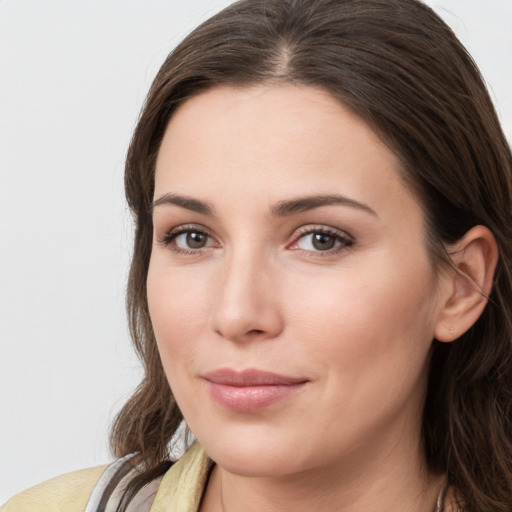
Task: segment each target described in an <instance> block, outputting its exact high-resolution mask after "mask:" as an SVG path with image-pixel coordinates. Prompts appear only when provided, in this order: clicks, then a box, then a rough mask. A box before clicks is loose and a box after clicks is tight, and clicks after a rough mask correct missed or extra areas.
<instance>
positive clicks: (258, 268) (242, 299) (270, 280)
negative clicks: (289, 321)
mask: <svg viewBox="0 0 512 512" xmlns="http://www.w3.org/2000/svg"><path fill="white" fill-rule="evenodd" d="M271 267H272V266H271V264H270V262H266V261H265V259H264V258H261V257H257V256H256V255H255V254H249V255H243V254H239V255H234V256H233V257H232V258H230V259H229V261H226V262H225V267H224V269H223V272H222V275H221V276H220V278H219V281H218V282H219V285H218V287H219V288H218V290H219V291H218V295H217V301H216V304H215V306H214V307H213V310H212V316H211V328H212V329H213V330H214V331H215V332H216V333H217V334H219V335H220V336H222V337H223V338H225V339H228V340H230V341H233V342H246V341H250V340H255V339H259V340H264V339H272V338H275V337H277V336H278V335H279V334H280V333H281V331H282V330H283V326H284V321H283V316H282V312H281V309H280V307H279V301H278V297H277V293H276V279H275V278H274V277H275V276H274V274H275V272H273V270H272V268H271Z"/></svg>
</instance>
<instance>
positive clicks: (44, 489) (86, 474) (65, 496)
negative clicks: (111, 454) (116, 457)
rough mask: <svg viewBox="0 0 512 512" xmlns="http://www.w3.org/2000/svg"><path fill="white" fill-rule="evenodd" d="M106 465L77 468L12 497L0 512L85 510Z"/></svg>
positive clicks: (73, 511) (69, 511)
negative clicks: (78, 469) (77, 469)
mask: <svg viewBox="0 0 512 512" xmlns="http://www.w3.org/2000/svg"><path fill="white" fill-rule="evenodd" d="M106 467H107V466H98V467H95V468H89V469H83V470H81V471H74V472H73V473H67V474H66V475H62V476H58V477H57V478H52V479H51V480H48V481H47V482H43V483H42V484H39V485H36V486H35V487H31V488H30V489H27V490H26V491H23V492H22V493H20V494H17V495H16V496H14V498H11V499H10V500H9V501H8V502H7V503H6V504H5V505H4V506H3V507H2V508H1V509H0V511H1V512H75V511H76V512H82V511H83V510H85V507H86V505H87V502H88V501H89V497H90V495H91V492H92V490H93V489H94V486H95V485H96V482H97V481H98V479H99V478H100V476H101V475H102V474H103V471H105V469H106Z"/></svg>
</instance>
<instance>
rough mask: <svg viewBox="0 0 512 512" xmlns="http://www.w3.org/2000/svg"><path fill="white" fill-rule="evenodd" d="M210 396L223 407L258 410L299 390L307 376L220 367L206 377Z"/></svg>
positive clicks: (236, 410)
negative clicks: (297, 376) (295, 376)
mask: <svg viewBox="0 0 512 512" xmlns="http://www.w3.org/2000/svg"><path fill="white" fill-rule="evenodd" d="M203 379H204V380H205V382H206V384H207V386H208V391H209V393H210V396H211V397H212V399H213V401H214V402H216V403H217V404H218V405H220V406H221V407H222V408H224V409H228V410H230V411H233V412H237V413H255V412H258V411H262V410H264V409H266V408H267V407H270V406H271V405H273V404H275V403H277V402H279V401H281V400H284V399H286V398H288V397H290V396H292V395H294V394H295V393H297V392H299V391H300V390H302V389H303V388H304V386H305V385H306V384H307V382H308V380H307V379H302V378H294V377H288V376H285V375H279V374H276V373H271V372H266V371H262V370H258V369H252V368H251V369H247V370H243V371H236V370H232V369H230V368H220V369H218V370H214V371H212V372H208V373H206V374H205V375H204V376H203Z"/></svg>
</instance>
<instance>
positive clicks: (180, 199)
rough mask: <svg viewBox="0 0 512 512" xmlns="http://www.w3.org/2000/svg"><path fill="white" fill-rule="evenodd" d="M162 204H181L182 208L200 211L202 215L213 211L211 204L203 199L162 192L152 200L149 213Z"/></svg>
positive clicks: (210, 213)
mask: <svg viewBox="0 0 512 512" xmlns="http://www.w3.org/2000/svg"><path fill="white" fill-rule="evenodd" d="M163 204H175V205H176V206H181V207H182V208H186V209H187V210H191V211H193V212H196V213H201V214H203V215H213V212H214V209H213V206H212V205H210V204H208V203H205V202H204V201H199V200H198V199H194V198H192V197H187V196H180V195H178V194H164V195H163V196H161V197H159V198H158V199H157V200H156V201H154V202H153V204H152V205H151V207H150V209H149V211H150V213H151V212H152V211H153V210H154V209H155V208H156V207H157V206H161V205H163Z"/></svg>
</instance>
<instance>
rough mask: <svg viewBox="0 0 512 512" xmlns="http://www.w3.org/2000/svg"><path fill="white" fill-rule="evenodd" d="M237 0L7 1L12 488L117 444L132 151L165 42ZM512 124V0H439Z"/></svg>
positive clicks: (3, 4) (123, 390)
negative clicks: (127, 165) (112, 432)
mask: <svg viewBox="0 0 512 512" xmlns="http://www.w3.org/2000/svg"><path fill="white" fill-rule="evenodd" d="M228 3H230V2H229V1H228V0H226V1H219V0H187V1H186V2H185V1H184V0H180V1H177V0H167V1H164V0H108V1H105V0H88V1H85V0H82V1H79V0H73V1H70V0H45V1H44V2H39V1H36V0H31V1H29V0H0V503H1V502H3V501H5V500H6V499H7V498H8V497H9V496H11V495H12V494H13V493H15V492H18V491H20V490H22V489H24V488H26V487H28V486H30V485H33V484H35V483H37V482H40V481H42V480H45V479H48V478H50V477H52V476H55V475H58V474H60V473H64V472H67V471H72V470H74V469H79V468H82V467H87V466H91V465H96V464H100V463H105V462H107V461H108V460H109V459H110V455H109V453H108V445H107V432H108V425H109V423H110V421H111V419H112V417H113V416H114V414H115V412H116V411H117V410H118V409H119V407H120V406H121V404H122V403H123V401H124V400H125V399H126V397H127V396H129V394H130V391H131V390H132V389H133V387H134V386H135V385H136V384H137V382H138V379H139V377H140V369H139V366H138V361H137V360H136V358H135V356H134V355H133V353H132V349H131V346H130V342H129V338H128V334H127V330H126V327H125V323H126V322H125V314H124V286H125V280H126V275H127V268H128V262H129V255H130V251H131V219H130V216H129V213H128V211H127V208H126V206H125V204H124V197H123V160H124V155H125V152H126V148H127V145H128V141H129V138H130V135H131V131H132V129H133V127H134V125H135V122H136V119H137V115H138V111H139V109H140V106H141V104H142V102H143V99H144V96H145V93H146V91H147V89H148V87H149V84H150V82H151V79H152V78H153V76H154V74H155V73H156V71H157V69H158V67H159V65H160V64H161V63H162V61H163V59H164V58H165V56H166V55H167V53H168V52H169V50H170V49H171V48H172V47H173V46H174V45H175V44H176V43H177V42H178V41H179V40H181V39H182V38H183V36H184V35H185V34H186V33H188V32H189V31H190V30H191V29H192V28H193V27H195V26H196V25H197V24H198V23H199V22H200V21H202V20H203V19H205V18H206V17H208V16H209V15H211V14H213V13H214V12H216V11H217V10H219V9H220V8H221V7H223V6H225V5H227V4H228ZM428 3H429V4H430V5H432V6H433V7H435V8H436V9H437V10H438V12H439V13H440V14H441V15H442V16H443V17H444V18H445V19H446V21H447V22H448V23H449V24H450V25H451V26H452V27H453V28H454V29H455V31H456V32H457V34H458V35H459V37H460V38H461V39H462V41H463V42H464V43H465V44H466V46H467V47H468V49H469V50H470V52H471V53H472V54H473V56H474V58H475V60H476V61H477V63H478V64H479V66H480V67H481V70H482V72H483V74H484V76H485V78H486V80H487V82H488V84H489V86H490V87H491V94H492V96H493V98H494V100H495V103H496V106H497V108H498V111H499V113H500V116H501V119H502V122H503V125H504V127H505V130H506V133H507V135H508V137H509V140H510V138H511V136H512V94H511V93H510V91H511V90H512V29H511V27H512V0H486V1H484V0H437V1H436V0H432V1H429V2H428Z"/></svg>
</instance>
